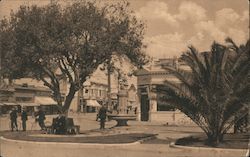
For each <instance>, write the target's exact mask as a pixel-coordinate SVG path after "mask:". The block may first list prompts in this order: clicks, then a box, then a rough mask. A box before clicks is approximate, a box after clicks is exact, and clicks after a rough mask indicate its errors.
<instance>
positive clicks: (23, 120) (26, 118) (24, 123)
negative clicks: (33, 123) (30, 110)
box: [21, 108, 28, 131]
mask: <svg viewBox="0 0 250 157" xmlns="http://www.w3.org/2000/svg"><path fill="white" fill-rule="evenodd" d="M21 120H22V127H23V131H26V121H27V120H28V114H27V112H26V109H25V108H23V111H22V114H21Z"/></svg>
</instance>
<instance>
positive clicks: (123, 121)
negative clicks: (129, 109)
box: [108, 114, 136, 127]
mask: <svg viewBox="0 0 250 157" xmlns="http://www.w3.org/2000/svg"><path fill="white" fill-rule="evenodd" d="M108 118H109V119H111V120H115V121H116V122H117V124H116V127H119V126H128V123H127V122H128V121H129V120H136V115H129V114H116V115H114V114H110V115H108Z"/></svg>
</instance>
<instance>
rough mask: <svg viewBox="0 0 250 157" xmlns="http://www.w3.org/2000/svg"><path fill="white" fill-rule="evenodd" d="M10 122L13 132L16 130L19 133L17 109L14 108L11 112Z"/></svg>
mask: <svg viewBox="0 0 250 157" xmlns="http://www.w3.org/2000/svg"><path fill="white" fill-rule="evenodd" d="M10 122H11V131H14V128H16V131H18V125H17V110H16V108H12V110H11V112H10Z"/></svg>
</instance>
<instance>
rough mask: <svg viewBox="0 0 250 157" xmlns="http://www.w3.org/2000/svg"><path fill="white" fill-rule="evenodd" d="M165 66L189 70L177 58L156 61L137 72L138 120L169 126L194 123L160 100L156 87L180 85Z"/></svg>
mask: <svg viewBox="0 0 250 157" xmlns="http://www.w3.org/2000/svg"><path fill="white" fill-rule="evenodd" d="M164 66H170V67H173V68H182V69H186V70H188V67H187V66H186V65H185V64H183V63H182V62H180V61H179V60H178V59H177V58H168V59H159V60H154V61H153V63H152V64H151V65H150V66H149V67H145V68H144V69H140V70H138V71H137V72H136V76H137V93H138V100H139V104H140V105H139V106H138V119H139V120H141V121H158V122H165V123H167V124H177V123H182V122H183V123H192V122H191V120H190V119H189V118H188V117H186V116H185V115H184V114H183V113H181V112H180V111H179V110H176V109H175V108H174V106H173V105H171V104H166V103H164V102H161V101H160V100H159V93H157V91H156V87H157V86H159V85H162V84H164V81H166V80H167V81H171V82H173V83H177V84H178V83H180V81H179V80H178V79H177V78H175V77H174V76H173V75H172V74H171V73H170V72H169V71H168V70H166V69H164Z"/></svg>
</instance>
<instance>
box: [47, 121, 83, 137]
mask: <svg viewBox="0 0 250 157" xmlns="http://www.w3.org/2000/svg"><path fill="white" fill-rule="evenodd" d="M46 131H47V133H48V134H79V133H80V126H79V125H75V124H74V121H73V118H64V119H60V120H59V119H58V118H53V120H52V125H49V126H46Z"/></svg>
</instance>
